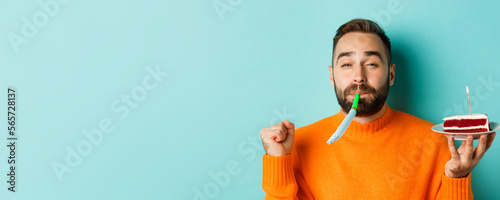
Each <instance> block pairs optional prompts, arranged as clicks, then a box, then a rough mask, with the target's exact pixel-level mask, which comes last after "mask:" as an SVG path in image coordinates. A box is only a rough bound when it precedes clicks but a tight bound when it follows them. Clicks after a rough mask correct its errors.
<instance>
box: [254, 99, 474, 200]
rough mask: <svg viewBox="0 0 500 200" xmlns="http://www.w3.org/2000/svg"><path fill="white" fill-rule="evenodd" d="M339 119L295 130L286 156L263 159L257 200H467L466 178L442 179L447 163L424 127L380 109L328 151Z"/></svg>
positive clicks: (442, 142) (438, 138) (443, 144)
mask: <svg viewBox="0 0 500 200" xmlns="http://www.w3.org/2000/svg"><path fill="white" fill-rule="evenodd" d="M343 119H344V115H343V114H342V113H341V112H339V113H337V114H335V115H333V116H330V117H327V118H324V119H322V120H320V121H317V122H315V123H313V124H310V125H307V126H304V127H300V128H298V129H296V130H295V140H294V144H293V149H292V152H291V154H289V155H286V156H269V155H264V156H263V162H262V164H263V179H262V188H263V189H264V191H265V192H266V196H265V199H300V200H305V199H317V200H319V199H472V190H471V185H470V182H471V181H470V173H469V175H468V176H467V177H466V178H458V179H454V178H449V177H446V176H445V175H444V166H445V164H446V162H447V161H448V160H449V159H450V157H451V156H450V152H449V149H448V145H447V140H446V137H445V136H444V135H442V134H439V133H435V132H433V131H432V130H431V127H432V123H430V122H427V121H424V120H421V119H419V118H416V117H414V116H412V115H409V114H406V113H403V112H400V111H396V110H392V109H390V108H389V106H386V111H385V113H384V115H383V116H382V117H381V118H379V119H377V120H375V121H373V122H371V123H368V124H360V123H357V122H355V121H352V123H351V125H350V126H349V128H348V129H347V131H346V132H345V133H344V135H343V136H342V137H341V138H340V139H339V140H338V141H336V142H334V143H332V144H331V145H328V144H327V143H326V141H327V140H328V138H330V136H331V135H332V133H333V132H335V130H336V128H337V127H338V126H339V124H340V122H342V120H343Z"/></svg>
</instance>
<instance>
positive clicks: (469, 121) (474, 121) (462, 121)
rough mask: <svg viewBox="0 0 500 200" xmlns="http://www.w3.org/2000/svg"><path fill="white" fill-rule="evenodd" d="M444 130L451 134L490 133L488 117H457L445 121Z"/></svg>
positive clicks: (482, 115) (447, 118)
mask: <svg viewBox="0 0 500 200" xmlns="http://www.w3.org/2000/svg"><path fill="white" fill-rule="evenodd" d="M443 120H444V124H443V129H444V131H445V132H450V133H477V132H487V131H490V126H489V121H488V115H486V114H473V115H456V116H452V117H446V118H444V119H443Z"/></svg>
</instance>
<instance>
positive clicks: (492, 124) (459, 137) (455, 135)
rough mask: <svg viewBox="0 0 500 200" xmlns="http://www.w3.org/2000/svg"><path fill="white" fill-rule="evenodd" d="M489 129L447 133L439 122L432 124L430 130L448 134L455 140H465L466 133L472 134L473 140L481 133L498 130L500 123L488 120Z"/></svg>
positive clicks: (447, 135)
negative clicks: (475, 131) (485, 130)
mask: <svg viewBox="0 0 500 200" xmlns="http://www.w3.org/2000/svg"><path fill="white" fill-rule="evenodd" d="M490 128H491V129H490V130H491V131H488V132H477V133H449V132H444V129H443V123H441V124H436V125H434V126H432V130H433V131H434V132H438V133H442V134H445V135H446V137H449V136H452V137H453V138H455V140H466V139H467V136H468V135H472V136H473V137H474V140H477V139H479V137H480V136H481V135H482V134H488V135H489V134H491V133H493V132H496V131H498V130H500V123H497V122H490Z"/></svg>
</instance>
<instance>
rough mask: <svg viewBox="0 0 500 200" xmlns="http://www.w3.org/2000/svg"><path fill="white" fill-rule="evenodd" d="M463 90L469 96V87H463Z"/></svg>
mask: <svg viewBox="0 0 500 200" xmlns="http://www.w3.org/2000/svg"><path fill="white" fill-rule="evenodd" d="M465 90H466V91H467V96H468V95H469V86H465Z"/></svg>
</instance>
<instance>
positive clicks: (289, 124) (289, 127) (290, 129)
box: [283, 119, 295, 135]
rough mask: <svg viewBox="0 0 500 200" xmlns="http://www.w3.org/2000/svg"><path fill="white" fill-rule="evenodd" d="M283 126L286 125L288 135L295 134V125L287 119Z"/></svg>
mask: <svg viewBox="0 0 500 200" xmlns="http://www.w3.org/2000/svg"><path fill="white" fill-rule="evenodd" d="M283 124H284V125H285V127H286V129H287V131H288V133H291V134H292V135H293V134H295V124H293V123H292V122H290V121H288V120H286V119H285V121H284V123H283Z"/></svg>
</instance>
